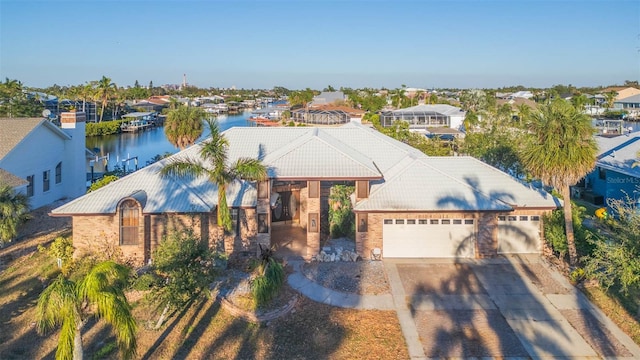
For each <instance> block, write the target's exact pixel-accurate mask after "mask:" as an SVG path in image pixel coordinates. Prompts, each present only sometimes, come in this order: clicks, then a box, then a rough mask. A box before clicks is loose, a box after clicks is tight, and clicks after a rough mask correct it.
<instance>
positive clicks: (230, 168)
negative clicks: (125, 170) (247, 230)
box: [160, 119, 267, 231]
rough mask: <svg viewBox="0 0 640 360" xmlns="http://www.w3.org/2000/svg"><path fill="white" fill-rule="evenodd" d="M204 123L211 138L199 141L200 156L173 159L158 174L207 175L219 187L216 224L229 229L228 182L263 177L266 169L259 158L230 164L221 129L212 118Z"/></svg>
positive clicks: (225, 141)
mask: <svg viewBox="0 0 640 360" xmlns="http://www.w3.org/2000/svg"><path fill="white" fill-rule="evenodd" d="M207 125H208V127H209V130H210V132H211V138H210V139H208V140H206V141H204V142H203V143H202V144H201V148H200V158H201V159H199V160H196V159H184V160H183V159H174V160H173V161H170V162H169V164H167V165H166V166H165V167H164V168H162V170H161V171H160V173H161V174H162V176H179V177H184V176H206V177H207V178H208V179H209V181H210V182H211V183H212V184H215V185H217V187H218V225H219V226H222V228H223V229H224V230H225V231H231V229H232V224H231V214H230V213H229V207H228V205H227V192H226V190H227V185H228V184H229V183H231V182H232V181H234V180H236V179H246V180H251V181H261V180H265V179H266V178H267V168H266V167H265V166H264V165H263V164H262V163H261V162H260V160H257V159H251V158H239V159H237V160H236V161H235V162H234V163H233V164H229V163H228V159H227V150H228V147H229V142H228V141H227V139H226V138H225V137H224V135H223V134H222V133H221V132H220V129H219V128H218V123H217V122H216V121H215V120H211V119H207ZM165 126H166V125H165Z"/></svg>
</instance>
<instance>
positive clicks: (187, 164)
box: [159, 159, 210, 177]
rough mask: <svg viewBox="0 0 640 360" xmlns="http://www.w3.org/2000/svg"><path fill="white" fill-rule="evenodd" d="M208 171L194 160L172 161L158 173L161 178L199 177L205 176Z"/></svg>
mask: <svg viewBox="0 0 640 360" xmlns="http://www.w3.org/2000/svg"><path fill="white" fill-rule="evenodd" d="M209 171H210V170H209V169H207V168H205V167H204V165H203V164H202V163H201V162H199V161H198V160H195V159H184V160H183V159H180V160H178V159H172V160H170V161H169V163H168V164H167V165H165V166H164V167H162V169H160V171H159V172H160V175H161V176H162V177H170V176H177V177H199V176H203V175H207V174H208V172H209Z"/></svg>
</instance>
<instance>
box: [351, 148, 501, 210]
mask: <svg viewBox="0 0 640 360" xmlns="http://www.w3.org/2000/svg"><path fill="white" fill-rule="evenodd" d="M399 167H400V169H397V170H396V171H394V173H395V174H394V176H392V177H391V178H386V179H385V181H384V182H381V183H379V184H373V185H372V187H371V193H370V195H369V198H368V199H366V200H364V201H362V202H360V203H358V204H357V205H356V206H355V208H354V209H355V210H356V211H380V210H383V211H476V210H477V211H509V210H512V207H511V206H509V205H507V204H505V203H504V202H501V201H499V200H498V199H496V198H495V197H492V196H488V195H486V194H484V193H483V192H481V191H478V190H477V189H475V188H474V187H473V186H472V185H474V184H473V181H472V180H468V181H467V183H464V182H461V181H459V180H458V179H455V178H453V177H451V176H449V175H447V174H445V173H443V172H441V171H439V170H438V169H436V168H434V167H433V166H431V165H429V164H428V163H427V162H426V161H425V160H424V159H415V160H413V161H408V162H403V163H401V164H399Z"/></svg>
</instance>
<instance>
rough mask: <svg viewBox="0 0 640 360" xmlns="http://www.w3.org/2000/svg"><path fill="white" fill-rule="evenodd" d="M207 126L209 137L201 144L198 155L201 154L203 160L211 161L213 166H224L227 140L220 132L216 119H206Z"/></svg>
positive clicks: (227, 145)
mask: <svg viewBox="0 0 640 360" xmlns="http://www.w3.org/2000/svg"><path fill="white" fill-rule="evenodd" d="M207 126H208V127H209V131H210V133H211V135H210V138H209V139H208V140H207V141H205V142H204V143H203V144H202V148H201V149H200V156H202V158H203V159H204V160H206V161H209V162H211V164H213V165H214V166H215V167H220V166H225V165H226V162H227V149H228V147H229V141H228V140H227V138H225V137H224V135H222V133H221V132H220V128H219V127H218V122H217V121H216V120H213V119H207Z"/></svg>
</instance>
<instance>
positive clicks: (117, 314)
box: [79, 261, 137, 358]
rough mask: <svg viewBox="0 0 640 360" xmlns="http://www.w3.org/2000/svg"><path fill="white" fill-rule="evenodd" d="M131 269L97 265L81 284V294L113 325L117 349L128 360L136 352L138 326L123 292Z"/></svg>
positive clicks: (110, 262)
mask: <svg viewBox="0 0 640 360" xmlns="http://www.w3.org/2000/svg"><path fill="white" fill-rule="evenodd" d="M128 276H129V268H127V267H126V266H123V265H120V264H117V263H115V262H113V261H105V262H102V263H100V264H98V265H96V266H95V267H94V268H93V269H91V271H90V272H89V273H88V274H87V276H85V278H84V279H83V280H82V281H81V282H80V285H79V295H80V297H81V298H82V299H86V300H88V301H89V303H92V304H95V306H96V311H97V316H98V317H99V318H101V319H103V320H105V321H106V322H108V323H109V324H111V326H113V330H114V331H115V333H116V338H117V341H118V348H119V349H120V351H121V353H122V355H123V356H124V357H125V358H129V357H132V356H134V355H135V353H136V337H135V335H136V330H137V327H136V323H135V320H134V319H133V316H132V315H131V306H130V305H129V303H128V302H127V298H126V297H125V295H124V291H123V290H122V289H123V287H124V286H125V284H126V281H127V278H128Z"/></svg>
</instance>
